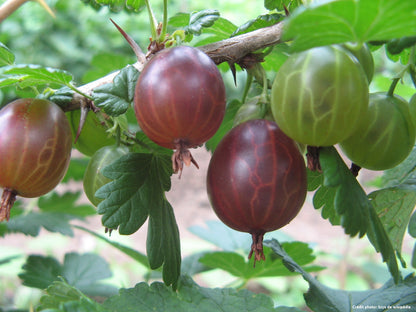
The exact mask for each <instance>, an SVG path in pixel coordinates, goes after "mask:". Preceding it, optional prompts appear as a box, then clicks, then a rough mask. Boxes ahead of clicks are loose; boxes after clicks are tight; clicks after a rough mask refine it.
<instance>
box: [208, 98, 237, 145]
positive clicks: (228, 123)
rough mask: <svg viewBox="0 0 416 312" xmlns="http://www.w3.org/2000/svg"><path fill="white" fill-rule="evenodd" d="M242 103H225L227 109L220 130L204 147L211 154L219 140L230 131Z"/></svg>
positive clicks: (233, 101)
mask: <svg viewBox="0 0 416 312" xmlns="http://www.w3.org/2000/svg"><path fill="white" fill-rule="evenodd" d="M241 105H242V103H241V102H240V101H239V100H232V101H231V102H229V103H227V109H226V111H225V116H224V119H223V121H222V123H221V126H220V128H219V129H218V131H217V132H216V133H215V135H214V136H213V137H211V139H209V140H208V141H207V142H206V144H205V146H206V148H207V149H208V150H209V151H211V152H213V151H214V150H215V148H216V147H217V145H218V143H220V141H221V139H222V138H223V137H224V135H226V134H227V133H228V131H230V130H231V128H232V127H233V125H234V117H235V114H236V113H237V111H238V109H239V108H240V107H241Z"/></svg>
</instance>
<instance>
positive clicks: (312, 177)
mask: <svg viewBox="0 0 416 312" xmlns="http://www.w3.org/2000/svg"><path fill="white" fill-rule="evenodd" d="M306 174H307V176H306V177H307V181H308V191H309V192H312V191H315V190H316V189H317V188H319V187H320V186H321V185H322V182H323V178H324V176H323V175H322V173H320V172H318V171H312V170H310V169H308V168H306Z"/></svg>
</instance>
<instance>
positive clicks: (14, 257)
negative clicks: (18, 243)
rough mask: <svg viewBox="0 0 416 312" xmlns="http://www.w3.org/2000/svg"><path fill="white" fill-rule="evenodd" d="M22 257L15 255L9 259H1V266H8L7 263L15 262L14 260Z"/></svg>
mask: <svg viewBox="0 0 416 312" xmlns="http://www.w3.org/2000/svg"><path fill="white" fill-rule="evenodd" d="M20 257H21V255H15V256H9V257H6V258H1V259H0V265H3V264H7V263H9V262H11V261H13V260H14V259H18V258H20Z"/></svg>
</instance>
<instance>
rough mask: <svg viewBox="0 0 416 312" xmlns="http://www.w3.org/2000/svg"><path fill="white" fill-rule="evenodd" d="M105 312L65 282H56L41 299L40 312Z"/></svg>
mask: <svg viewBox="0 0 416 312" xmlns="http://www.w3.org/2000/svg"><path fill="white" fill-rule="evenodd" d="M46 310H47V311H50V312H51V311H56V312H58V311H79V312H104V311H105V310H104V309H103V308H102V307H101V306H100V305H99V304H98V303H96V302H95V301H93V300H92V299H90V298H88V297H87V296H85V295H84V294H83V293H82V292H81V291H79V290H78V289H77V288H75V287H72V286H71V285H69V284H68V283H66V282H65V281H54V282H53V283H52V284H51V285H50V286H49V287H48V288H47V289H46V294H45V295H44V296H42V298H41V299H40V305H39V307H38V311H46Z"/></svg>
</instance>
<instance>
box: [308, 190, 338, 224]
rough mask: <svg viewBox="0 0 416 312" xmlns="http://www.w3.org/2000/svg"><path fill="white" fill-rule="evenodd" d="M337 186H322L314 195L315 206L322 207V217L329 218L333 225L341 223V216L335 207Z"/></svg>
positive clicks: (316, 207)
mask: <svg viewBox="0 0 416 312" xmlns="http://www.w3.org/2000/svg"><path fill="white" fill-rule="evenodd" d="M336 193H337V189H336V188H329V187H325V186H323V185H322V186H321V187H320V188H319V189H318V190H317V191H316V192H315V194H314V195H313V206H314V207H315V209H322V210H321V215H322V218H324V219H328V220H329V222H331V224H332V225H341V217H340V215H339V214H338V213H337V211H336V209H335V205H334V203H335V194H336Z"/></svg>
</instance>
